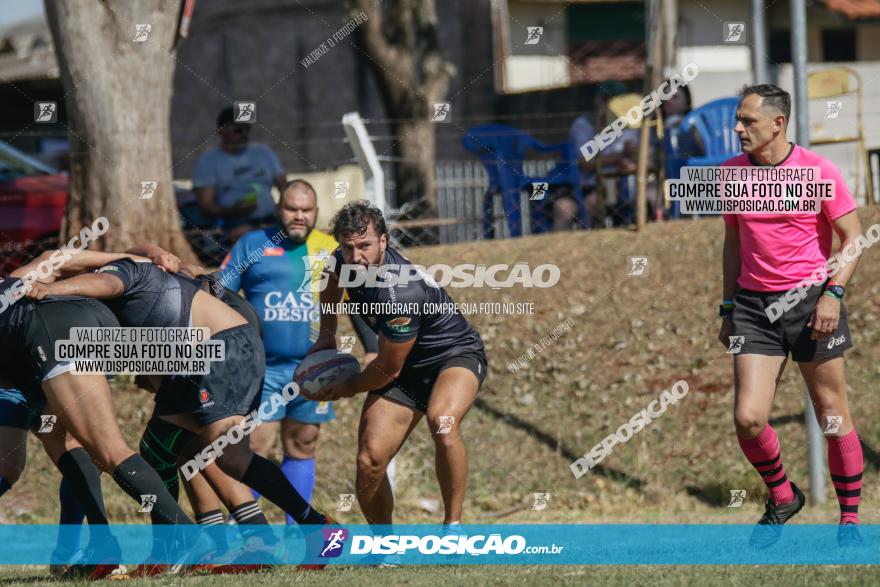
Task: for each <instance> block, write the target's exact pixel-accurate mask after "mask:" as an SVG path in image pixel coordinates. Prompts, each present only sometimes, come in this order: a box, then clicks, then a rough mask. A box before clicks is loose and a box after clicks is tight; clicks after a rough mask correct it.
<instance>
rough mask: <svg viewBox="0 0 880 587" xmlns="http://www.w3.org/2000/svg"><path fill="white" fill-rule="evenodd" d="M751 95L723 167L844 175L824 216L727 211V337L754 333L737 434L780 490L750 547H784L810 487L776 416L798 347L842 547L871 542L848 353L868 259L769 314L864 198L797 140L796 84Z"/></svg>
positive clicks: (739, 369)
mask: <svg viewBox="0 0 880 587" xmlns="http://www.w3.org/2000/svg"><path fill="white" fill-rule="evenodd" d="M740 96H741V99H740V103H739V107H738V108H737V111H736V121H737V122H736V127H735V131H736V133H737V135H739V140H740V143H741V145H742V150H743V154H742V155H739V156H737V157H734V158H733V159H729V160H728V161H726V162H725V163H724V165H732V166H752V165H754V166H798V167H808V166H811V167H820V168H821V172H822V177H821V179H824V180H828V179H831V180H833V181H834V183H835V197H834V199H833V200H822V205H821V211H820V213H819V214H724V215H723V218H724V227H725V233H724V261H723V264H724V265H723V267H724V298H723V302H722V305H721V308H720V315H721V318H722V323H721V332H720V334H719V340H721V342H722V343H723V344H724V346H725V347H728V344H729V343H730V337H731V336H734V335H735V336H742V337H744V340H742V341H741V349H740V351H739V353H738V354H736V355H735V357H734V361H733V365H734V381H735V406H734V422H735V424H736V434H737V437H738V439H739V444H740V446H741V447H742V450H743V452H744V453H745V455H746V458H748V460H749V462H751V463H752V465H753V466H754V467H755V469H757V471H758V473H760V475H761V477H762V478H763V479H764V483H766V485H767V488H768V489H769V492H770V496H769V498H768V499H767V505H766V510H765V512H764V515H763V516H762V517H761V520H760V521H759V522H758V526H757V527H756V528H755V530H754V532H753V533H752V538H751V543H752V545H753V546H755V547H758V548H764V547H767V546H770V545H772V544H774V543H775V542H776V541H778V540H779V537H780V535H781V533H782V525H783V524H784V523H785V522H787V521H788V520H790V519H791V518H792V517H793V516H794V515H795V514H797V513H798V512H799V511H800V510H801V508H803V506H804V501H805V500H804V494H803V493H802V492H801V490H800V489H798V487H797V486H796V485H795V484H794V483H792V482H791V481H790V480H789V479H788V477H787V476H786V473H785V468H784V467H783V464H782V456H781V454H780V448H779V440H778V438H777V437H776V432H775V431H774V430H773V428H772V427H771V426H770V425H769V424H768V421H769V419H770V409H771V407H772V405H773V396H774V394H775V393H776V386H777V384H778V383H779V380H780V378H781V377H782V371H783V369H784V368H785V364H786V362H787V360H788V355H789V354H791V356H792V359H793V360H794V361H795V362H797V364H798V367H799V368H800V370H801V374H802V375H803V377H804V380H805V381H806V383H807V387H808V388H809V391H810V397H811V398H812V401H813V405H814V406H815V409H816V416H817V417H818V419H819V425H820V426H821V427H822V430H823V431H824V433H825V437H826V440H827V441H828V468H829V469H830V471H831V479H832V481H833V482H834V488H835V490H836V492H837V499H838V502H839V503H840V526H839V527H838V532H837V540H838V543H839V544H840V545H841V546H854V545H860V544H862V539H861V536H860V535H859V532H858V522H859V517H858V508H859V495H860V493H861V486H862V470H863V462H862V447H861V443H860V442H859V437H858V435H857V434H856V429H855V427H854V426H853V422H852V418H851V416H850V413H849V406H848V403H847V397H846V374H845V370H844V360H843V353H844V351H846V350H847V349H849V348H852V336H851V335H850V332H849V327H848V326H847V321H846V309H845V308H844V305H843V298H844V294H845V292H846V289H845V288H846V284H847V282H848V281H849V279H850V278H851V277H852V275H853V273H854V272H855V269H856V265H857V263H858V257H857V256H856V257H855V258H854V259H852V260H851V261H850V262H849V263H843V264H842V266H841V268H840V270H839V271H838V272H837V273H836V274H835V275H834V276H833V277H832V280H830V281H825V282H823V283H816V284H815V285H813V286H811V287H810V288H809V289H808V290H807V292H806V294H807V295H806V296H805V297H804V298H803V299H801V300H800V302H799V303H798V304H797V305H796V306H794V307H791V308H790V309H788V310H787V311H785V312H783V313H782V315H781V316H778V315H775V314H778V313H774V312H768V310H767V308H768V306H770V305H772V304H773V303H774V302H776V301H778V300H779V299H780V298H781V297H782V296H783V294H785V292H787V291H788V290H790V289H792V288H794V287H796V286H797V285H798V284H799V283H801V282H802V281H804V280H809V279H810V278H811V277H810V276H811V275H812V274H813V272H814V271H815V270H816V269H817V268H819V267H824V266H825V264H826V262H827V260H828V258H829V256H831V254H832V250H831V245H832V231H833V232H835V233H837V235H838V237H839V239H840V248H841V250H842V249H843V248H844V247H845V246H847V245H850V244H854V243H855V239H856V237H858V236H859V235H860V233H861V226H860V224H859V219H858V216H857V215H856V213H855V208H856V204H855V201H854V200H853V198H852V195H851V194H850V191H849V190H848V189H847V187H846V183H845V182H844V181H843V177H842V176H841V174H840V171H839V170H838V169H837V167H836V166H835V165H834V164H833V163H831V162H830V161H828V160H827V159H825V158H823V157H820V156H819V155H817V154H816V153H813V152H811V151H808V150H807V149H804V148H803V147H801V146H799V145H796V144H794V143H791V142H789V141H788V138H786V134H785V131H786V127H787V125H788V119H789V115H790V113H791V97H790V96H789V94H788V93H787V92H785V91H784V90H782V89H781V88H779V87H777V86H774V85H754V86H746V87H745V88H743V90H742V91H741V93H740ZM856 250H859V249H856ZM777 307H778V304H777ZM771 315H775V316H774V317H776V319H775V320H771V318H770V316H771Z"/></svg>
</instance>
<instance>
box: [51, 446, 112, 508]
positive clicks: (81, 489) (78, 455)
mask: <svg viewBox="0 0 880 587" xmlns="http://www.w3.org/2000/svg"><path fill="white" fill-rule="evenodd" d="M58 470H59V471H61V474H62V475H64V481H65V483H66V484H67V485H68V487H69V488H70V490H71V491H72V492H73V495H74V497H76V500H77V501H78V502H79V505H80V506H81V507H82V509H83V511H84V512H85V514H86V518H87V519H88V520H89V525H98V524H101V525H106V524H109V521H108V520H107V509H106V508H105V507H104V494H103V493H102V492H101V472H100V471H99V470H98V467H96V466H95V463H94V462H93V461H92V458H91V457H90V456H89V453H87V452H86V451H85V449H83V448H72V449H70V450H69V451H67V452H66V453H64V454H63V455H61V457H60V458H59V459H58ZM63 523H69V522H63Z"/></svg>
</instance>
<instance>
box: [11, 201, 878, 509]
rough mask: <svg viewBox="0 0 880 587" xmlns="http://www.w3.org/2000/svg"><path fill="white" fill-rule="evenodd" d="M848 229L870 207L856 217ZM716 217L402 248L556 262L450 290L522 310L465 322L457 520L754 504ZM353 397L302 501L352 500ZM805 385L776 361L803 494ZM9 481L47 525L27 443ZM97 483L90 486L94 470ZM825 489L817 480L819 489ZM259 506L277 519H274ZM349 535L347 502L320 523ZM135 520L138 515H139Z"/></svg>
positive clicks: (870, 380)
mask: <svg viewBox="0 0 880 587" xmlns="http://www.w3.org/2000/svg"><path fill="white" fill-rule="evenodd" d="M860 216H861V219H862V223H863V226H864V227H867V226H869V225H871V224H874V223H877V222H880V210H876V209H874V210H863V211H862V212H861V214H860ZM722 232H723V230H722V226H721V221H720V220H716V219H707V220H699V221H682V222H676V223H667V224H661V225H651V226H649V227H648V228H647V230H646V231H645V232H644V233H642V234H635V233H633V232H630V231H625V230H613V231H601V232H589V233H586V232H573V233H567V234H553V235H546V236H539V237H530V238H523V239H519V240H511V241H502V242H491V241H489V242H480V243H468V244H461V245H452V246H443V247H430V248H423V249H418V250H413V251H410V253H409V254H410V255H411V258H412V259H413V260H415V261H419V262H422V263H425V264H427V265H430V264H433V263H449V264H453V263H459V262H473V263H483V264H487V265H490V264H493V263H514V262H520V261H525V262H528V263H529V264H530V265H531V266H532V267H535V266H537V265H539V264H542V263H555V264H557V265H559V267H560V268H561V272H562V277H561V281H560V282H559V284H558V285H556V286H555V287H553V288H549V289H523V288H518V289H508V290H492V289H489V288H482V289H469V290H454V289H453V290H450V293H451V295H452V296H453V298H454V299H455V300H456V301H459V302H495V301H512V302H532V303H534V315H531V316H511V315H476V316H471V317H470V319H471V321H472V322H473V323H474V324H475V326H476V327H477V328H478V329H479V330H480V332H481V333H482V336H483V338H484V340H485V342H486V345H487V348H488V351H489V356H490V363H491V364H490V374H489V377H488V380H487V383H486V385H485V387H484V391H483V394H482V395H481V398H480V406H479V407H478V408H477V409H475V410H473V411H472V412H471V413H470V414H469V416H468V418H467V419H466V420H465V424H464V433H465V435H466V437H467V439H468V442H469V446H470V459H471V460H470V471H471V473H470V480H469V491H468V497H467V502H466V510H465V511H466V521H469V522H499V523H511V522H518V521H523V522H538V523H540V522H598V521H606V522H619V521H648V522H682V521H696V522H709V521H713V522H727V521H731V522H733V521H737V522H746V521H751V520H753V519H755V518H756V517H757V515H758V512H759V510H760V509H762V507H761V502H762V501H763V491H762V488H761V487H760V485H759V480H758V478H757V476H756V475H755V474H754V473H753V472H752V470H751V468H750V467H749V465H748V463H747V462H746V461H745V459H744V458H743V457H742V456H741V454H740V452H739V449H738V447H737V444H736V439H735V437H734V435H733V432H732V423H731V417H730V412H731V406H732V399H733V398H732V373H731V368H730V357H729V356H728V355H726V354H725V353H724V349H722V348H721V346H720V344H719V343H718V342H717V340H716V335H717V328H718V320H717V317H716V307H717V303H718V296H719V292H720V288H721V283H720V279H721V278H720V254H721V240H722ZM630 255H647V256H648V257H649V259H650V261H649V267H648V275H647V276H645V277H628V276H627V259H628V256H630ZM878 260H880V247H878V248H875V249H869V250H868V251H867V252H866V254H865V256H864V258H863V260H862V264H861V267H860V269H859V271H858V274H857V276H856V278H855V279H854V280H853V282H852V284H851V286H850V288H849V290H850V293H849V295H848V298H847V302H848V307H849V310H850V324H851V327H852V329H853V333H854V337H855V340H856V348H855V350H853V351H852V352H851V353H849V354H848V357H847V361H848V366H849V371H848V376H849V393H850V397H851V400H852V405H853V414H854V417H855V421H856V423H857V425H858V427H859V430H860V432H861V434H862V436H863V438H864V440H865V442H866V443H867V444H868V445H870V446H872V447H873V446H880V425H878V424H877V421H878V418H877V416H878V415H880V414H878V413H880V404H878V402H877V400H876V397H877V392H878V391H880V385H878V380H880V363H878V361H877V359H878V357H880V307H878V302H880V263H878ZM567 319H571V320H573V321H574V326H573V328H572V330H571V331H570V332H568V333H567V334H565V335H563V336H561V337H560V338H559V339H558V340H556V341H555V342H554V343H553V344H552V345H550V346H548V347H547V348H546V349H545V350H543V352H542V353H540V354H539V355H537V356H536V357H535V358H534V359H533V360H532V361H531V362H530V363H529V364H528V366H527V367H526V368H523V369H519V370H517V371H515V372H511V371H510V370H508V368H507V365H508V364H509V363H512V362H513V361H515V360H516V359H517V358H518V357H520V356H521V355H522V354H523V353H525V352H526V351H527V350H528V349H529V348H531V347H532V345H534V344H536V343H538V341H540V340H541V339H542V338H543V337H544V336H546V335H547V334H548V333H549V332H550V331H551V330H553V328H555V327H556V326H557V325H559V324H560V323H561V322H563V321H565V320H567ZM678 379H685V380H687V382H688V383H689V386H690V390H691V391H690V394H689V395H688V396H687V397H686V398H685V399H684V400H682V401H681V402H680V403H679V404H678V405H676V406H674V407H672V408H670V409H669V411H668V412H667V413H666V414H665V415H664V416H663V417H662V418H660V419H659V420H657V421H655V422H654V423H653V424H651V425H650V426H649V427H648V428H647V429H645V430H644V431H642V432H641V433H640V434H638V435H637V436H636V437H635V438H633V439H632V440H631V441H630V442H628V443H627V444H625V445H622V446H618V447H617V448H615V450H614V454H613V455H611V456H610V457H609V458H608V459H606V460H605V462H603V467H602V469H601V470H600V471H594V472H593V473H590V474H588V475H586V476H585V477H583V478H581V479H579V480H575V479H574V478H573V476H572V473H571V471H570V469H569V463H570V462H571V461H572V460H573V459H574V458H577V457H578V456H580V455H582V454H583V453H584V452H587V451H589V449H590V448H591V447H592V446H593V445H594V444H596V443H597V442H599V441H600V440H601V439H602V438H603V437H605V436H607V435H608V434H609V433H611V432H612V431H613V430H615V429H616V428H617V427H618V426H619V425H620V424H622V423H623V422H625V421H627V420H629V418H630V417H631V416H632V415H633V414H634V413H636V412H637V411H639V410H641V409H642V408H643V407H645V406H646V405H647V404H648V403H649V402H650V401H651V400H652V399H654V398H657V397H658V396H659V394H660V392H661V390H663V389H668V388H669V386H670V385H672V383H673V382H675V381H676V380H678ZM113 387H114V390H115V399H116V402H117V406H118V411H119V417H120V420H121V422H122V424H123V429H124V430H125V432H126V434H127V435H128V437H129V439H130V440H131V444H132V446H136V443H137V439H138V438H139V436H140V432H141V430H142V428H143V425H144V423H145V421H146V419H147V418H148V416H149V414H150V411H151V410H152V398H151V397H150V396H149V395H147V394H144V393H141V392H138V391H136V390H134V389H133V388H132V387H131V385H130V381H127V380H126V379H125V378H119V380H117V381H116V382H114V383H113ZM360 401H361V400H359V399H356V400H347V401H343V402H340V403H339V404H338V405H337V414H338V416H339V418H338V420H337V421H336V422H335V423H334V424H332V425H330V426H326V427H325V428H324V431H323V433H322V434H323V437H322V440H321V447H320V458H319V462H318V475H319V480H318V484H317V488H316V492H315V495H316V501H317V504H318V505H319V506H320V507H323V508H325V509H327V510H329V511H330V512H335V510H336V504H337V496H338V494H340V493H353V492H354V481H353V479H354V450H355V432H356V423H357V415H358V412H359V409H360ZM803 408H804V401H803V385H802V382H801V380H800V377H799V375H798V373H797V370H796V369H795V368H794V367H792V366H791V365H790V366H789V368H788V370H787V372H786V375H785V378H784V381H783V383H782V385H781V387H780V389H779V392H778V396H777V400H776V409H775V414H774V416H775V425H776V427H777V429H778V431H779V433H780V437H781V440H782V446H783V455H784V458H785V461H786V465H787V468H788V470H789V476H790V477H791V478H793V479H795V480H796V481H798V483H799V484H800V485H801V486H802V487H804V489H808V487H806V485H807V479H806V477H807V475H806V445H805V434H804V426H803ZM29 459H30V463H29V465H28V470H27V471H26V472H25V474H24V476H23V478H22V480H21V482H20V483H19V484H18V485H17V486H16V487H15V489H14V490H13V491H12V492H10V493H9V494H8V495H6V496H4V498H3V508H2V511H0V522H3V523H13V522H17V523H38V522H42V523H51V522H54V521H55V520H56V515H57V497H56V496H57V486H58V485H57V483H58V474H57V473H56V472H55V471H54V469H53V468H52V467H51V464H50V463H49V461H48V459H47V458H46V457H45V455H43V454H42V451H41V449H39V447H38V446H37V444H36V443H34V442H33V439H32V442H31V446H30V450H29ZM866 461H867V465H868V467H867V471H866V473H867V475H866V482H865V489H864V492H863V497H864V499H863V504H864V508H863V509H864V519H865V521H866V522H873V523H877V522H880V515H878V513H877V510H876V508H875V507H874V505H873V504H875V503H876V501H877V498H878V496H880V491H878V488H877V486H878V484H877V483H876V479H877V469H878V465H880V457H878V455H877V453H875V452H871V451H868V453H867V458H866ZM432 462H433V446H432V443H431V439H430V437H429V435H428V432H427V427H420V428H419V429H418V430H417V431H416V432H415V433H414V434H413V437H412V439H411V441H410V443H409V445H408V446H407V447H406V448H405V449H404V450H403V451H402V453H401V455H400V457H399V459H398V469H397V470H398V477H397V484H398V505H397V514H398V518H399V519H400V520H401V521H409V522H428V521H439V520H440V518H439V515H438V514H437V513H436V512H433V511H432V510H433V509H434V508H435V506H436V504H438V503H439V502H440V494H439V490H438V488H437V484H436V479H435V478H434V472H433V464H432ZM105 477H106V476H105ZM104 487H105V491H106V494H107V502H108V508H109V509H110V512H111V517H112V518H113V519H115V520H116V521H120V522H121V521H128V522H133V521H138V520H141V519H142V518H141V517H139V516H138V514H135V513H133V512H134V511H135V510H134V509H133V508H132V507H131V506H132V504H131V503H129V501H128V498H126V497H124V496H123V495H122V494H121V492H119V491H118V490H117V488H116V487H115V485H114V484H113V483H112V482H110V481H109V480H107V479H106V478H105V485H104ZM829 487H830V486H829ZM735 488H742V489H747V490H748V498H747V500H746V503H745V504H744V506H743V507H742V508H741V509H739V510H736V509H729V508H727V507H726V506H727V497H728V490H729V489H735ZM533 492H550V493H551V501H550V504H549V507H548V508H547V509H545V510H543V511H530V506H531V503H532V493H533ZM830 496H831V501H830V502H829V503H828V504H827V505H826V506H824V507H821V508H808V510H806V511H805V513H804V514H802V515H801V516H800V519H801V520H802V521H811V522H834V521H835V520H836V514H835V512H836V503H835V502H834V499H833V492H832V493H831V494H830ZM267 509H270V510H271V512H272V514H273V516H274V519H275V520H279V521H280V520H281V517H280V515H279V512H277V510H274V509H273V508H267ZM335 515H336V517H337V519H339V520H340V521H342V522H350V523H360V522H362V520H363V519H362V517H361V516H360V514H359V512H358V511H357V508H356V506H355V510H354V511H352V512H350V513H336V514H335ZM141 516H142V515H141Z"/></svg>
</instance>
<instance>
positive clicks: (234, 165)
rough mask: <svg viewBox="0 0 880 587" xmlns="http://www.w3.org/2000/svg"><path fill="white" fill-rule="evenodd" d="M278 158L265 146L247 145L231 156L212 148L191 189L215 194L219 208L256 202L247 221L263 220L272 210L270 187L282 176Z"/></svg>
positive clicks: (201, 162)
mask: <svg viewBox="0 0 880 587" xmlns="http://www.w3.org/2000/svg"><path fill="white" fill-rule="evenodd" d="M283 173H284V171H283V169H282V168H281V163H279V161H278V157H276V156H275V153H273V152H272V149H270V148H269V147H268V146H266V145H262V144H259V143H249V144H248V145H247V146H246V147H245V149H244V151H242V152H241V153H237V154H233V153H227V152H226V151H224V150H222V149H220V148H214V149H211V150H210V151H208V152H206V153H205V154H204V155H202V156H201V157H200V158H199V160H198V162H197V163H196V167H195V169H194V170H193V176H192V182H193V188H203V187H212V188H214V189H215V190H217V193H216V195H215V199H214V201H215V202H216V204H217V205H218V206H223V207H232V206H234V205H235V203H236V202H239V201H241V200H246V199H250V200H251V201H253V200H254V198H256V204H257V209H256V210H255V211H254V212H253V214H251V215H250V216H249V217H248V218H254V219H256V218H262V217H264V216H268V215H270V214H272V213H273V212H274V210H275V200H273V199H272V184H273V182H274V180H275V178H276V177H278V176H279V175H281V174H283Z"/></svg>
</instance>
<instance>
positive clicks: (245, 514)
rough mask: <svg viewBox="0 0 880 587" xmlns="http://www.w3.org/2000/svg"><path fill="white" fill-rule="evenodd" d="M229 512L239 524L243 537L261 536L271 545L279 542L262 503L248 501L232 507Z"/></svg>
mask: <svg viewBox="0 0 880 587" xmlns="http://www.w3.org/2000/svg"><path fill="white" fill-rule="evenodd" d="M229 513H230V514H232V517H233V518H235V523H236V524H238V528H239V530H240V531H241V535H242V537H243V538H245V539H247V538H249V537H251V536H259V537H261V538H262V539H263V542H264V543H266V544H270V545H271V544H275V543H277V542H278V539H277V538H276V536H275V534H273V533H272V529H271V528H269V520H267V519H266V514H264V513H263V510H262V508H260V504H258V503H257V502H255V501H247V502H245V503H243V504H241V505H239V506H237V507H234V508H232V509H231V510H229Z"/></svg>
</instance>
